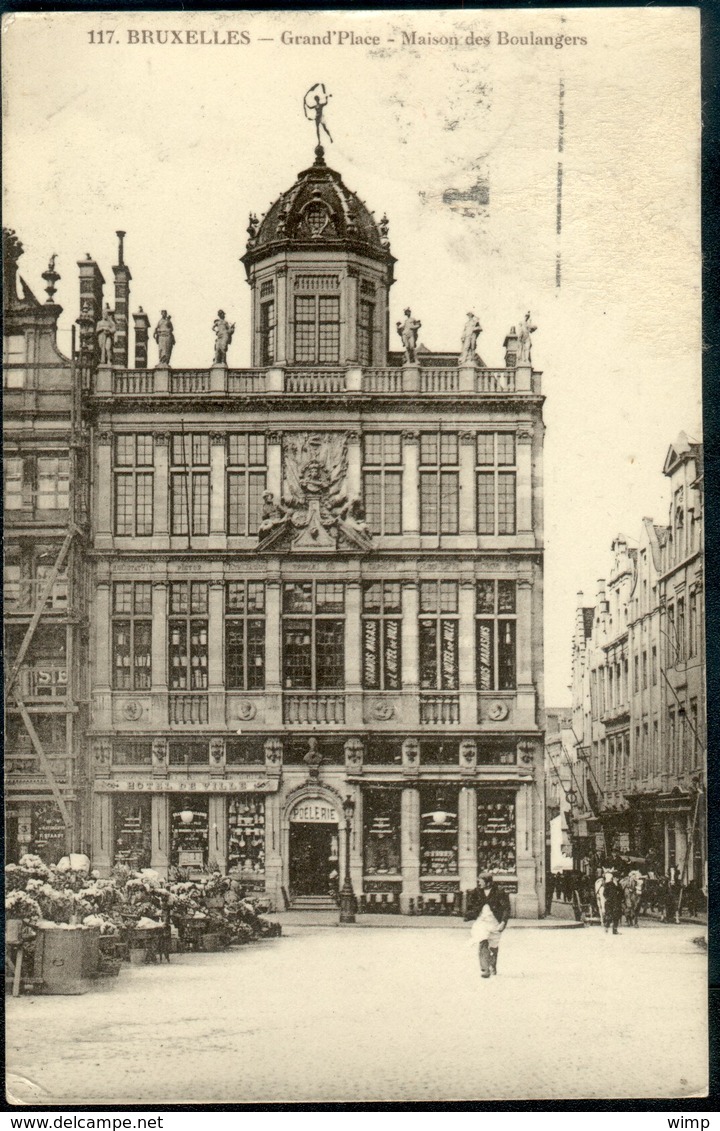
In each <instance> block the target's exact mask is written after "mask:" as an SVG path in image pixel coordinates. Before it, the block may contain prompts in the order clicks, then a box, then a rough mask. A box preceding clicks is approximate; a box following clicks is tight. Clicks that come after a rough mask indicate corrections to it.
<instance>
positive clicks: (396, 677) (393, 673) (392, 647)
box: [385, 620, 400, 691]
mask: <svg viewBox="0 0 720 1131" xmlns="http://www.w3.org/2000/svg"><path fill="white" fill-rule="evenodd" d="M399 639H400V622H399V621H396V620H388V621H385V688H386V690H387V691H397V689H398V688H399V686H400V654H399Z"/></svg>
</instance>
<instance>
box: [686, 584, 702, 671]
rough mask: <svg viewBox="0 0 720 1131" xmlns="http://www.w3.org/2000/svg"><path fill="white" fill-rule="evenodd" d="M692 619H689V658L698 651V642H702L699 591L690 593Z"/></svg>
mask: <svg viewBox="0 0 720 1131" xmlns="http://www.w3.org/2000/svg"><path fill="white" fill-rule="evenodd" d="M689 612H690V617H689V625H688V628H689V635H688V656H694V655H696V653H697V650H698V642H699V640H700V621H699V618H698V595H697V590H695V589H693V590H692V591H691V593H690V610H689Z"/></svg>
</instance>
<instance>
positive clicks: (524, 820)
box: [515, 782, 541, 919]
mask: <svg viewBox="0 0 720 1131" xmlns="http://www.w3.org/2000/svg"><path fill="white" fill-rule="evenodd" d="M532 789H533V787H532V784H531V783H530V782H527V783H523V784H522V785H520V786H519V787H518V791H517V793H516V795H515V852H516V859H517V862H516V868H517V878H518V890H517V895H516V896H515V914H516V915H517V917H518V919H537V918H538V917H539V915H540V911H541V908H540V903H539V900H538V894H537V889H536V885H535V878H536V866H535V858H534V855H533V805H532Z"/></svg>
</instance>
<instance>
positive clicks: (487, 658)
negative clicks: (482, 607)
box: [478, 621, 492, 691]
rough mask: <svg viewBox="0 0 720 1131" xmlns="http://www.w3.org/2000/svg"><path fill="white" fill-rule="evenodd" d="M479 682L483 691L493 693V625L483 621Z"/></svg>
mask: <svg viewBox="0 0 720 1131" xmlns="http://www.w3.org/2000/svg"><path fill="white" fill-rule="evenodd" d="M478 653H479V667H480V672H479V680H480V690H481V691H492V625H491V624H489V623H488V621H481V622H480V624H479V625H478Z"/></svg>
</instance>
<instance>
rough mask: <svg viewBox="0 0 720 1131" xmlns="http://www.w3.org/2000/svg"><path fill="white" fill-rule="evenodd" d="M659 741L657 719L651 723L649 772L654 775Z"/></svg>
mask: <svg viewBox="0 0 720 1131" xmlns="http://www.w3.org/2000/svg"><path fill="white" fill-rule="evenodd" d="M659 741H660V728H659V726H658V722H657V719H655V721H654V722H653V730H652V765H651V772H652V773H653V774H654V773H655V771H656V770H657V767H658V748H659Z"/></svg>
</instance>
